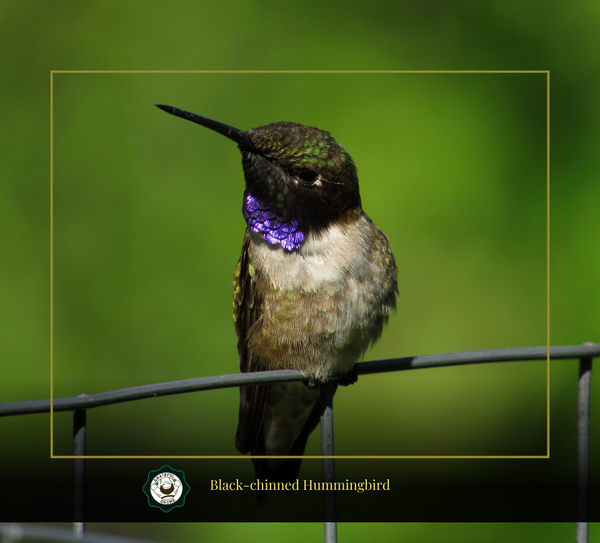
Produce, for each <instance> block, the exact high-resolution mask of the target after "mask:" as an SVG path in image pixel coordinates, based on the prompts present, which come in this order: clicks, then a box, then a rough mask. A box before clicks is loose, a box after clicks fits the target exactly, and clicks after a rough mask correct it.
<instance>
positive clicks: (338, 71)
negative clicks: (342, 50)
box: [51, 70, 549, 74]
mask: <svg viewBox="0 0 600 543" xmlns="http://www.w3.org/2000/svg"><path fill="white" fill-rule="evenodd" d="M51 73H56V74H549V71H548V70H53V71H52V72H51Z"/></svg>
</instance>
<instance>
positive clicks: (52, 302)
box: [50, 72, 54, 458]
mask: <svg viewBox="0 0 600 543" xmlns="http://www.w3.org/2000/svg"><path fill="white" fill-rule="evenodd" d="M53 101H54V73H53V72H50V458H52V456H53V454H54V416H53V414H54V410H53V408H52V406H53V403H54V402H53V400H54V396H53V390H54V372H53V366H54V359H53V358H54V357H53V352H54V323H53V318H52V315H53V314H54V294H53V284H54V269H53V260H54V249H53V241H52V239H53V234H54V226H53V225H54V201H53V193H54V178H53V172H54V144H53V141H54V111H53V109H54V108H53Z"/></svg>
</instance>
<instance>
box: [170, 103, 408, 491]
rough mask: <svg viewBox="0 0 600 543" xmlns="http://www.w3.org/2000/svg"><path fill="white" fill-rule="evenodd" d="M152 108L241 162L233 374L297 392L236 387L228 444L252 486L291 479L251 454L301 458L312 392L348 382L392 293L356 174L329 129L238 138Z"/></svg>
mask: <svg viewBox="0 0 600 543" xmlns="http://www.w3.org/2000/svg"><path fill="white" fill-rule="evenodd" d="M158 107H159V108H160V109H162V110H164V111H166V112H168V113H171V114H173V115H176V116H178V117H182V118H184V119H188V120H190V121H193V122H195V123H198V124H200V125H202V126H205V127H207V128H210V129H211V130H214V131H215V132H218V133H219V134H222V135H224V136H226V137H227V138H229V139H231V140H233V141H234V142H236V143H237V144H238V147H239V149H240V151H241V153H242V166H243V169H244V177H245V180H246V190H245V192H244V200H243V206H242V212H243V214H244V218H245V219H246V224H247V229H246V233H245V236H244V241H243V245H242V255H241V257H240V260H239V262H238V265H237V267H236V269H235V273H234V277H233V288H234V296H233V317H234V321H235V329H236V331H237V335H238V353H239V361H240V369H241V371H242V372H253V371H266V370H275V369H295V370H299V371H301V372H303V373H304V374H305V375H306V377H307V383H306V384H304V383H298V382H296V383H284V384H272V385H264V386H246V387H240V412H239V424H238V429H237V434H236V439H235V444H236V447H237V449H238V450H239V451H240V452H241V453H244V454H245V453H248V452H250V453H251V454H252V457H253V458H252V461H253V463H254V467H255V472H256V477H257V479H260V480H262V481H264V480H269V481H271V482H287V481H294V480H295V479H296V477H297V475H298V471H299V469H300V460H299V459H265V458H260V456H265V455H266V456H285V455H292V456H299V455H302V454H303V453H304V448H305V446H306V442H307V439H308V436H309V434H310V433H311V432H312V431H313V430H314V429H315V427H316V426H317V424H318V422H319V415H320V406H319V401H318V400H319V393H320V392H319V387H320V384H322V383H324V382H326V381H328V380H330V379H332V378H338V377H343V376H348V375H350V376H351V375H352V370H353V368H354V366H355V363H356V361H357V360H358V359H359V358H360V357H361V356H362V355H363V353H364V352H365V351H366V349H367V348H368V347H369V345H370V344H372V343H374V342H375V341H376V340H377V339H378V338H379V337H380V335H381V332H382V329H383V325H384V324H385V323H386V322H387V320H388V317H389V315H390V312H391V311H392V309H394V308H395V307H396V297H397V295H398V288H397V280H396V276H397V270H396V263H395V261H394V256H393V254H392V251H391V248H390V243H389V241H388V239H387V237H386V236H385V235H384V234H383V232H382V231H381V230H380V229H379V228H378V227H377V226H376V225H375V224H374V223H373V222H372V221H371V219H369V217H368V216H367V215H366V214H365V213H364V211H363V210H362V206H361V200H360V193H359V188H358V175H357V171H356V166H355V165H354V162H353V161H352V158H351V157H350V155H349V154H348V152H347V151H346V149H345V148H344V147H343V146H342V145H341V144H340V143H338V142H337V141H336V140H335V139H334V138H333V137H332V136H331V134H330V133H329V132H325V131H324V130H320V129H318V128H315V127H311V126H304V125H301V124H297V123H293V122H277V123H273V124H269V125H266V126H261V127H259V128H253V129H251V130H248V131H243V130H239V129H237V128H233V127H231V126H228V125H225V124H222V123H219V122H217V121H213V120H211V119H207V118H206V117H201V116H200V115H195V114H193V113H189V112H187V111H183V110H180V109H178V108H175V107H172V106H164V105H158ZM351 379H352V377H350V378H349V380H351ZM354 379H355V377H354ZM265 494H266V492H265V491H262V492H259V494H258V498H259V501H262V499H264V496H265Z"/></svg>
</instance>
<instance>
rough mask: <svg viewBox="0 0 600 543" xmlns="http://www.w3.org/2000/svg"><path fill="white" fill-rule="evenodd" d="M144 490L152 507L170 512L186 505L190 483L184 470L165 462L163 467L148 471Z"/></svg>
mask: <svg viewBox="0 0 600 543" xmlns="http://www.w3.org/2000/svg"><path fill="white" fill-rule="evenodd" d="M142 490H143V491H144V494H146V496H147V497H148V505H149V506H150V507H158V508H159V509H162V510H163V511H164V512H165V513H168V512H169V511H170V510H171V509H174V508H175V507H183V506H184V505H185V497H186V496H187V495H188V492H189V491H190V485H188V484H187V481H186V480H185V473H183V471H181V470H177V469H173V468H172V467H171V466H169V465H167V464H165V465H164V466H163V467H162V468H160V469H157V470H154V471H151V472H149V473H148V480H147V481H146V484H145V485H144V486H143V487H142Z"/></svg>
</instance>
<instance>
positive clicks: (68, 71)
mask: <svg viewBox="0 0 600 543" xmlns="http://www.w3.org/2000/svg"><path fill="white" fill-rule="evenodd" d="M54 74H546V268H547V272H546V349H547V350H546V372H547V373H546V383H547V387H546V455H545V456H341V455H335V456H314V455H310V456H304V455H303V456H261V458H309V459H311V458H312V459H322V458H339V459H362V458H370V459H377V458H380V459H436V458H439V459H453V458H456V459H471V458H478V459H482V458H483V459H485V458H488V459H501V458H511V459H512V458H514V459H524V458H527V459H539V458H550V70H51V71H50V458H62V459H74V458H93V459H97V458H106V459H127V458H137V459H166V458H177V459H178V458H206V459H219V458H225V459H242V460H247V459H248V458H251V456H249V455H235V456H230V455H225V456H93V455H90V456H88V455H86V456H67V455H59V456H56V455H54V407H53V406H54V394H53V391H54V139H53V138H54Z"/></svg>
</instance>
